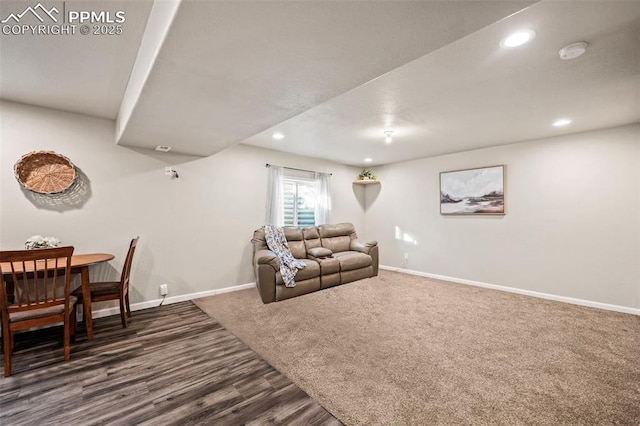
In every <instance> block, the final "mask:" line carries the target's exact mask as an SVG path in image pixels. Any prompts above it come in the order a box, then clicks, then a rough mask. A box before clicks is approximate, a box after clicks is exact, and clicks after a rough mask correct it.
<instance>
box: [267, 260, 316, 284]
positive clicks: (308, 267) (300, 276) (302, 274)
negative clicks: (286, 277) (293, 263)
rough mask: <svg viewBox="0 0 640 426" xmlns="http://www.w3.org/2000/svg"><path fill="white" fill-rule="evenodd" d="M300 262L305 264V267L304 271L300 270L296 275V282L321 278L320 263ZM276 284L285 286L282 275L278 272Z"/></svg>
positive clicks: (311, 261)
mask: <svg viewBox="0 0 640 426" xmlns="http://www.w3.org/2000/svg"><path fill="white" fill-rule="evenodd" d="M300 260H302V261H303V262H304V263H305V267H304V269H299V270H298V273H296V276H295V278H294V279H295V280H296V281H304V280H308V279H311V278H316V277H319V276H320V264H318V262H316V261H313V260H311V259H300ZM276 284H279V285H284V281H283V280H282V274H280V271H278V272H276Z"/></svg>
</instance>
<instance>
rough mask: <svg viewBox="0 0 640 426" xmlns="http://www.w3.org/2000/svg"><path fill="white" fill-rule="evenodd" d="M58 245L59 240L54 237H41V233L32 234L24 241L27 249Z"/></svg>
mask: <svg viewBox="0 0 640 426" xmlns="http://www.w3.org/2000/svg"><path fill="white" fill-rule="evenodd" d="M59 245H60V240H59V239H57V238H56V237H43V236H42V235H34V236H33V237H31V238H29V239H28V240H27V241H25V243H24V248H25V249H27V250H33V249H42V248H54V247H58V246H59Z"/></svg>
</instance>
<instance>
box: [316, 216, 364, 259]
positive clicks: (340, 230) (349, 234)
mask: <svg viewBox="0 0 640 426" xmlns="http://www.w3.org/2000/svg"><path fill="white" fill-rule="evenodd" d="M318 233H319V234H320V239H321V243H322V247H325V248H328V249H329V250H331V251H332V252H334V253H335V252H339V251H347V250H349V245H350V243H351V240H352V239H353V238H357V235H356V232H355V229H354V228H353V224H351V223H339V224H337V225H320V226H318Z"/></svg>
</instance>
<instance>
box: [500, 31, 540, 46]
mask: <svg viewBox="0 0 640 426" xmlns="http://www.w3.org/2000/svg"><path fill="white" fill-rule="evenodd" d="M535 36H536V32H535V31H533V30H524V31H518V32H517V33H513V34H510V35H509V36H507V37H505V38H503V39H502V40H501V41H500V46H501V47H504V48H507V49H508V48H511V47H517V46H521V45H523V44H525V43H526V42H528V41H531V40H533V38H534V37H535Z"/></svg>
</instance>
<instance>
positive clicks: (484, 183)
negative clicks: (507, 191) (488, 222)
mask: <svg viewBox="0 0 640 426" xmlns="http://www.w3.org/2000/svg"><path fill="white" fill-rule="evenodd" d="M440 214H443V215H450V214H497V215H503V214H504V166H491V167H482V168H478V169H467V170H454V171H451V172H442V173H440Z"/></svg>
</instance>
